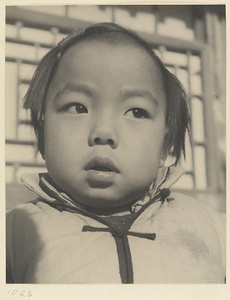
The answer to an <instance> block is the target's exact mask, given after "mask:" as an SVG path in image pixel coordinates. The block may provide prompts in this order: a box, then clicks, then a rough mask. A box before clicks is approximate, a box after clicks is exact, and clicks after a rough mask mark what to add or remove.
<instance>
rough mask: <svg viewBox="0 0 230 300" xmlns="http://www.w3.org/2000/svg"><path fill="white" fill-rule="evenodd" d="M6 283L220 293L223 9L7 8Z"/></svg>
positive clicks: (223, 160) (223, 234) (223, 195)
mask: <svg viewBox="0 0 230 300" xmlns="http://www.w3.org/2000/svg"><path fill="white" fill-rule="evenodd" d="M5 16H6V19H5V138H6V140H5V143H6V144H5V164H6V167H5V183H6V202H5V203H6V283H7V284H223V285H224V284H226V280H227V277H226V219H227V218H226V117H225V115H226V7H225V5H131V4H130V5H53V6H52V5H40V6H27V5H25V6H6V10H5Z"/></svg>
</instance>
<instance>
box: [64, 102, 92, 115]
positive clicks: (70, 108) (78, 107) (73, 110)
mask: <svg viewBox="0 0 230 300" xmlns="http://www.w3.org/2000/svg"><path fill="white" fill-rule="evenodd" d="M64 111H66V112H68V113H70V114H87V113H88V109H87V108H86V107H85V106H84V105H83V104H81V103H69V104H67V105H66V106H65V107H64Z"/></svg>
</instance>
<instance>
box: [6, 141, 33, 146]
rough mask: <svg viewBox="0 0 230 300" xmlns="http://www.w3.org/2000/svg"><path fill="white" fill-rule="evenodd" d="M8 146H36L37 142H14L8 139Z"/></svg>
mask: <svg viewBox="0 0 230 300" xmlns="http://www.w3.org/2000/svg"><path fill="white" fill-rule="evenodd" d="M5 143H6V144H11V145H24V146H35V145H36V142H34V141H27V140H13V139H6V142H5Z"/></svg>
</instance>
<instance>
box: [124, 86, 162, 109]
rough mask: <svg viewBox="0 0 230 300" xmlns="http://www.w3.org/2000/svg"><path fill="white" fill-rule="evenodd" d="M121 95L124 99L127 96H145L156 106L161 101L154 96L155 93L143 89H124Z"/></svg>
mask: <svg viewBox="0 0 230 300" xmlns="http://www.w3.org/2000/svg"><path fill="white" fill-rule="evenodd" d="M120 97H121V98H122V99H127V98H133V97H144V98H145V99H147V100H148V101H150V102H151V103H153V104H155V105H156V106H158V105H159V101H158V100H157V98H156V97H154V96H153V94H152V93H151V92H150V91H148V90H144V89H143V90H142V89H134V90H126V91H122V92H121V93H120Z"/></svg>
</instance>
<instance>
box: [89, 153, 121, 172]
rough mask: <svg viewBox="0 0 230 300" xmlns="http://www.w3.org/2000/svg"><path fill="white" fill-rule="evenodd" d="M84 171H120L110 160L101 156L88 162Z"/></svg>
mask: <svg viewBox="0 0 230 300" xmlns="http://www.w3.org/2000/svg"><path fill="white" fill-rule="evenodd" d="M85 170H86V171H89V170H93V171H98V172H114V173H120V171H119V170H118V168H117V167H116V166H115V164H114V163H113V161H112V160H111V159H110V158H108V157H101V156H96V157H94V158H93V159H92V160H90V161H89V162H88V163H87V164H86V167H85Z"/></svg>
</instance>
